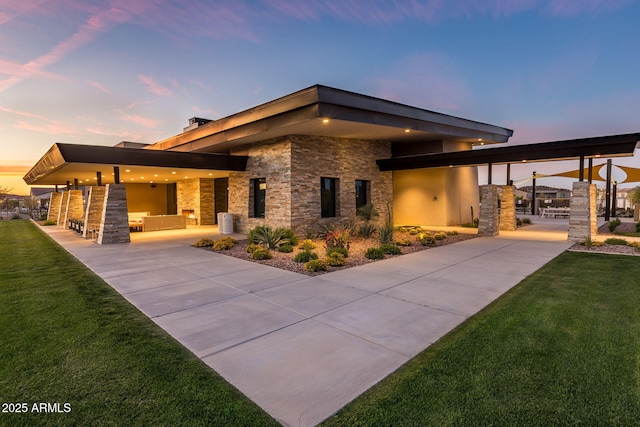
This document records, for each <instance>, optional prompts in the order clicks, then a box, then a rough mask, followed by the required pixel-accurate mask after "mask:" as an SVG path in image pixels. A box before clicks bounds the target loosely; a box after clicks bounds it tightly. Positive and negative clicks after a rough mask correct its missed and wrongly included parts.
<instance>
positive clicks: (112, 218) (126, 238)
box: [98, 184, 131, 245]
mask: <svg viewBox="0 0 640 427" xmlns="http://www.w3.org/2000/svg"><path fill="white" fill-rule="evenodd" d="M130 241H131V236H130V235H129V217H128V215H127V191H126V189H125V186H124V184H107V187H106V190H105V196H104V205H103V208H102V217H101V219H100V231H99V232H98V244H100V245H103V244H108V243H129V242H130Z"/></svg>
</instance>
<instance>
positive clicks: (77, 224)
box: [68, 218, 84, 234]
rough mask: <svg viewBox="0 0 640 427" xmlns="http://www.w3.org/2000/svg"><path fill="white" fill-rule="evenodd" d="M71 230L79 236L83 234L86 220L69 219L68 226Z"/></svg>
mask: <svg viewBox="0 0 640 427" xmlns="http://www.w3.org/2000/svg"><path fill="white" fill-rule="evenodd" d="M68 227H69V230H73V231H75V232H76V233H78V234H82V233H83V232H84V220H81V219H77V218H69V224H68Z"/></svg>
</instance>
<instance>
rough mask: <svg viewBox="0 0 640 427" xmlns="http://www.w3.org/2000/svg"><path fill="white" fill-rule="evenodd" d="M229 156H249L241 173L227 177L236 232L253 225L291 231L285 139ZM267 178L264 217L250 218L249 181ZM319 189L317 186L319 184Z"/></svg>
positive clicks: (288, 157)
mask: <svg viewBox="0 0 640 427" xmlns="http://www.w3.org/2000/svg"><path fill="white" fill-rule="evenodd" d="M232 154H242V155H247V156H249V159H248V161H247V167H246V169H245V171H244V172H230V173H229V213H231V214H233V216H234V222H235V224H234V227H235V229H236V230H237V231H240V232H246V231H248V230H250V229H251V228H253V227H255V226H256V225H265V224H266V225H270V226H274V227H279V226H282V227H291V142H290V141H289V139H288V138H278V139H274V140H270V141H265V142H262V143H260V144H256V145H254V146H251V147H249V148H248V149H245V150H238V151H235V152H233V153H232ZM254 178H266V184H267V192H266V201H265V217H264V218H251V217H250V216H249V214H250V210H251V211H252V210H253V209H250V206H251V203H252V202H253V195H252V194H251V188H250V187H251V179H254ZM318 185H319V184H318Z"/></svg>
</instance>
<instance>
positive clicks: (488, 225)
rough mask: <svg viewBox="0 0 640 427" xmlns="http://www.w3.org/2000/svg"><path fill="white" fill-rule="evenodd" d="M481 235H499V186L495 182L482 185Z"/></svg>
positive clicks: (479, 227) (479, 225) (479, 233)
mask: <svg viewBox="0 0 640 427" xmlns="http://www.w3.org/2000/svg"><path fill="white" fill-rule="evenodd" d="M480 197H481V202H482V203H481V206H480V218H479V223H478V235H479V236H497V235H498V233H499V231H498V220H499V217H498V186H497V185H495V184H489V185H481V186H480Z"/></svg>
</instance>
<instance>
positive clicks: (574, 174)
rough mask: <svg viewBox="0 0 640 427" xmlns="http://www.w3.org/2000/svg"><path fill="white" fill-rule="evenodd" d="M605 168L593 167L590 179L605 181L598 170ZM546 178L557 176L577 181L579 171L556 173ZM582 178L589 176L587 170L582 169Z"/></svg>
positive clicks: (600, 166) (601, 166)
mask: <svg viewBox="0 0 640 427" xmlns="http://www.w3.org/2000/svg"><path fill="white" fill-rule="evenodd" d="M605 166H606V165H597V166H594V167H593V173H592V177H591V179H592V180H593V181H605V179H604V178H602V177H601V176H600V170H601V169H602V168H603V167H605ZM546 176H559V177H565V178H575V179H579V178H580V169H576V170H572V171H566V172H558V173H554V174H550V175H546ZM582 176H583V177H587V176H589V169H588V168H584V169H583V175H582Z"/></svg>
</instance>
